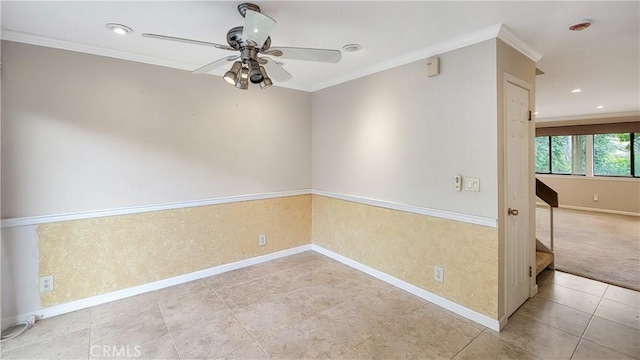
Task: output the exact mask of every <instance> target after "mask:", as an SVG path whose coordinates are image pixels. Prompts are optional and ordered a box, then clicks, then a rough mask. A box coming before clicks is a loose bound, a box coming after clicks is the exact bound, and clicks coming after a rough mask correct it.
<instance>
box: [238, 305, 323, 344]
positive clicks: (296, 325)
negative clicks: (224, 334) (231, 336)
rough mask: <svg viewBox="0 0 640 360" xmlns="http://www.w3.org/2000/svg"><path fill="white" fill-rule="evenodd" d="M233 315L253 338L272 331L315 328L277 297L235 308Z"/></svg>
mask: <svg viewBox="0 0 640 360" xmlns="http://www.w3.org/2000/svg"><path fill="white" fill-rule="evenodd" d="M233 313H234V314H235V316H236V317H237V319H238V320H240V322H241V323H242V324H243V325H244V326H245V328H246V329H247V330H249V332H250V333H251V334H252V335H254V336H257V335H259V334H263V333H269V332H272V331H275V332H279V331H281V330H290V331H295V330H302V329H307V328H314V327H317V325H316V324H315V323H314V322H313V321H311V319H309V317H308V316H306V315H305V314H304V313H302V312H300V311H298V310H297V309H296V308H294V307H293V306H291V305H288V304H286V303H285V302H284V301H282V300H281V299H280V297H279V296H277V295H271V296H269V297H266V298H265V299H263V301H261V302H258V303H254V304H251V305H248V306H243V307H237V308H235V309H233Z"/></svg>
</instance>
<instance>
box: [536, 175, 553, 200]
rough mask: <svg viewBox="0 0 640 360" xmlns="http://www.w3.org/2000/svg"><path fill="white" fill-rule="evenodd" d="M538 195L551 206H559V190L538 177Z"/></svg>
mask: <svg viewBox="0 0 640 360" xmlns="http://www.w3.org/2000/svg"><path fill="white" fill-rule="evenodd" d="M536 196H537V197H539V198H540V199H541V200H542V201H544V202H545V203H547V205H549V206H551V207H558V192H557V191H555V190H553V189H552V188H551V187H550V186H549V185H547V184H545V183H543V182H542V181H540V179H538V178H536Z"/></svg>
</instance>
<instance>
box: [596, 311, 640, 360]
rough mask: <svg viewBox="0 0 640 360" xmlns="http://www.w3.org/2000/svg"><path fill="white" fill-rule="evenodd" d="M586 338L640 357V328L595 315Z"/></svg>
mask: <svg viewBox="0 0 640 360" xmlns="http://www.w3.org/2000/svg"><path fill="white" fill-rule="evenodd" d="M584 339H585V340H589V341H591V342H594V343H596V344H598V345H602V346H604V347H607V348H609V349H614V350H616V351H617V352H620V353H623V354H625V355H628V356H631V357H634V358H636V359H637V358H640V330H638V329H636V328H632V327H629V326H626V325H622V324H619V323H617V322H614V321H611V320H607V319H603V318H601V317H599V316H594V317H593V320H591V324H589V327H588V328H587V332H586V333H585V334H584Z"/></svg>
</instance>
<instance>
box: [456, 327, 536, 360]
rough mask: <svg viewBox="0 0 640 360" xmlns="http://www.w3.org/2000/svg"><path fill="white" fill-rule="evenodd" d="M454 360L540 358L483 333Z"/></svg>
mask: <svg viewBox="0 0 640 360" xmlns="http://www.w3.org/2000/svg"><path fill="white" fill-rule="evenodd" d="M454 359H455V360H477V359H495V360H510V359H519V360H534V359H538V358H537V357H536V356H535V355H534V354H533V353H531V352H529V351H527V350H525V349H523V348H520V347H518V346H515V345H512V344H510V343H508V342H506V341H504V340H502V339H498V338H497V337H495V336H492V335H489V334H487V333H482V334H480V335H479V336H478V337H477V338H475V339H474V340H473V341H472V342H471V344H469V345H467V347H466V348H464V349H463V350H462V351H461V352H460V353H459V354H458V355H457V356H456V357H455V358H454Z"/></svg>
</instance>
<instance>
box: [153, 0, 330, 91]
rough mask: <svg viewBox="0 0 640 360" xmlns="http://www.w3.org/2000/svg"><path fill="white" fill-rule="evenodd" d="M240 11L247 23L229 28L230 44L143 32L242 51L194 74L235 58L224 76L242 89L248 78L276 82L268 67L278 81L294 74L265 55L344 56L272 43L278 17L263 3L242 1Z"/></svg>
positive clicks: (266, 84) (326, 58)
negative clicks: (264, 11)
mask: <svg viewBox="0 0 640 360" xmlns="http://www.w3.org/2000/svg"><path fill="white" fill-rule="evenodd" d="M238 12H240V15H242V16H243V17H244V25H243V26H236V27H234V28H232V29H231V30H229V31H228V32H227V43H228V44H229V45H222V44H216V43H212V42H207V41H200V40H192V39H183V38H178V37H173V36H166V35H159V34H149V33H145V34H142V36H145V37H148V38H153V39H160V40H170V41H178V42H183V43H188V44H196V45H205V46H212V47H215V48H217V49H222V50H230V51H239V52H240V55H235V56H227V57H224V58H222V59H219V60H216V61H214V62H212V63H210V64H207V65H205V66H203V67H201V68H199V69H196V70H195V71H193V72H192V74H206V73H208V72H210V71H212V70H214V69H217V68H219V67H221V66H223V65H225V64H227V63H229V62H231V61H233V62H234V63H233V65H232V66H231V69H229V71H227V72H226V73H225V75H224V80H225V81H226V82H228V83H229V84H231V85H234V86H235V87H236V88H238V89H242V90H246V89H248V88H249V82H251V83H253V84H260V88H261V89H266V88H268V87H270V86H271V85H273V82H272V81H271V78H270V77H269V75H268V74H267V70H268V71H269V73H270V74H271V76H273V78H274V79H275V80H276V81H280V82H282V81H287V80H289V79H291V78H292V77H293V76H292V75H291V74H289V73H288V72H287V71H286V70H285V69H284V68H283V67H282V66H281V65H280V64H281V63H280V64H279V63H278V62H277V61H275V60H274V59H272V58H269V57H265V56H272V57H276V58H279V59H293V60H306V61H319V62H327V63H337V62H339V61H340V59H341V58H342V53H341V52H340V51H339V50H327V49H310V48H297V47H271V37H270V36H269V33H270V32H271V30H272V29H273V28H274V26H275V25H276V21H275V20H273V19H272V18H270V17H268V16H266V15H264V14H262V13H261V12H260V7H258V5H255V4H250V3H243V4H240V5H238Z"/></svg>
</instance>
